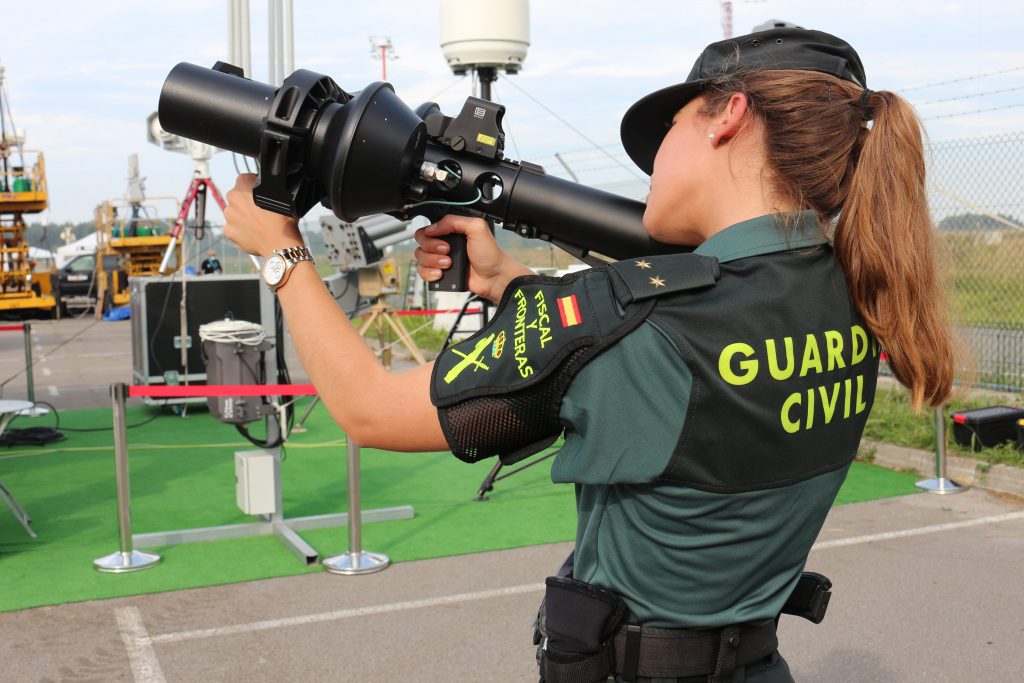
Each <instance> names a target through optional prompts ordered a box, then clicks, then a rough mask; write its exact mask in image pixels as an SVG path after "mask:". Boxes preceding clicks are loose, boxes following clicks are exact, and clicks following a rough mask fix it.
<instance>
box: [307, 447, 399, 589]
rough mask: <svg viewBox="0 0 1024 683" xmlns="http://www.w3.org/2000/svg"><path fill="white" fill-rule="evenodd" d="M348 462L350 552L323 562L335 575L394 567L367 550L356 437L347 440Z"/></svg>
mask: <svg viewBox="0 0 1024 683" xmlns="http://www.w3.org/2000/svg"><path fill="white" fill-rule="evenodd" d="M346 451H347V460H348V552H347V553H341V554H340V555H334V556H332V557H328V558H325V559H324V560H323V565H324V569H326V570H327V571H329V572H331V573H332V574H348V575H352V574H371V573H373V572H379V571H381V570H382V569H385V568H386V567H387V566H388V565H389V564H391V559H390V558H389V557H388V556H387V555H382V554H380V553H369V552H366V551H364V550H363V538H362V522H363V518H362V502H361V501H360V500H359V446H358V445H357V444H356V442H355V441H353V440H352V437H348V439H347V440H346Z"/></svg>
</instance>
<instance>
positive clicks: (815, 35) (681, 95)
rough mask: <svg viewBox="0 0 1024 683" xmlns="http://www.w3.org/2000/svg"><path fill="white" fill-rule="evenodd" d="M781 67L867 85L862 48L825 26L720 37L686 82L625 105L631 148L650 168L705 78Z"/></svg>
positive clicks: (626, 141) (625, 141)
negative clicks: (823, 28) (859, 51)
mask: <svg viewBox="0 0 1024 683" xmlns="http://www.w3.org/2000/svg"><path fill="white" fill-rule="evenodd" d="M781 69H796V70H800V71H820V72H821V73H826V74H831V75H832V76H835V77H837V78H841V79H843V80H844V81H850V82H851V83H856V84H857V85H859V86H861V87H862V88H865V87H867V79H866V77H865V76H864V65H863V64H861V61H860V57H859V56H858V55H857V52H856V51H855V50H854V49H853V48H852V47H850V45H849V44H848V43H847V42H846V41H844V40H842V39H840V38H837V37H835V36H833V35H831V34H828V33H824V32H822V31H811V30H809V29H804V28H797V27H786V28H773V29H769V30H767V31H758V32H757V33H751V34H748V35H745V36H737V37H735V38H729V39H726V40H720V41H718V42H717V43H711V44H710V45H708V46H707V47H706V48H704V51H703V52H701V54H700V57H698V58H697V63H696V64H694V65H693V69H692V70H691V71H690V75H689V76H688V77H687V79H686V82H685V83H680V84H679V85H673V86H671V87H669V88H663V89H661V90H658V91H657V92H653V93H651V94H650V95H647V96H646V97H644V98H642V99H641V100H639V101H638V102H636V103H635V104H634V105H633V106H632V107H630V108H629V110H627V111H626V114H625V116H623V117H622V126H621V129H620V135H621V137H622V146H623V147H625V148H626V154H628V155H629V158H630V159H632V160H633V163H635V164H636V165H637V166H639V167H640V168H641V169H643V171H645V172H646V173H648V174H650V173H651V172H652V171H653V169H654V155H655V154H657V152H658V147H659V146H661V141H662V140H663V139H664V138H665V134H666V133H667V132H668V129H669V126H670V125H671V123H672V117H673V116H675V113H676V112H677V111H679V109H680V108H682V106H683V105H684V104H686V103H687V102H689V101H690V100H692V99H693V98H694V97H696V96H697V95H699V94H700V92H701V88H702V87H703V86H704V84H706V83H709V82H711V81H714V80H715V79H717V78H721V77H722V76H731V75H734V74H738V73H743V72H746V71H765V70H781Z"/></svg>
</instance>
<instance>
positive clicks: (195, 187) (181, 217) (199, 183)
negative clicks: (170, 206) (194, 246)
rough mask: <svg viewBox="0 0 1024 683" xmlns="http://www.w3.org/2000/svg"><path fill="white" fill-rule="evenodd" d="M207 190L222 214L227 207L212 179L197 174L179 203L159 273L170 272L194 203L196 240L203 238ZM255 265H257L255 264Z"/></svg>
mask: <svg viewBox="0 0 1024 683" xmlns="http://www.w3.org/2000/svg"><path fill="white" fill-rule="evenodd" d="M207 188H209V189H210V191H211V192H212V193H213V198H214V200H215V201H216V202H217V206H219V207H220V210H221V212H222V213H223V211H224V209H225V208H226V207H227V203H226V202H225V201H224V198H223V197H221V195H220V190H218V189H217V186H216V185H215V184H214V183H213V178H205V177H203V176H202V175H200V174H199V173H197V174H196V175H195V176H194V177H193V178H192V182H191V183H190V184H189V186H188V192H186V193H185V201H183V202H182V203H181V211H179V212H178V218H177V220H175V221H174V229H173V230H172V231H171V242H170V244H168V245H167V251H165V252H164V257H163V259H162V260H161V261H160V272H161V273H167V272H169V271H170V265H171V256H172V255H173V254H174V247H175V245H176V244H177V243H178V240H179V239H180V238H181V233H182V231H183V230H184V229H185V221H186V220H188V211H189V209H191V208H192V202H195V204H196V219H195V230H196V237H197V238H198V239H202V238H203V234H204V232H205V230H206V189H207ZM253 262H254V263H256V261H255V258H253ZM257 265H259V264H258V263H257Z"/></svg>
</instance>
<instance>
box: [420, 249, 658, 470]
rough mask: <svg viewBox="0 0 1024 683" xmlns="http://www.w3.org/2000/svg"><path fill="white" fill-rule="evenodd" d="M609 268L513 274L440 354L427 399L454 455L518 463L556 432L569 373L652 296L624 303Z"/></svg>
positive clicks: (628, 324) (636, 320)
mask: <svg viewBox="0 0 1024 683" xmlns="http://www.w3.org/2000/svg"><path fill="white" fill-rule="evenodd" d="M615 277H617V276H615V275H614V274H612V273H611V271H610V270H609V269H607V268H597V269H592V270H588V271H583V272H581V273H573V274H572V275H569V276H566V277H565V278H561V279H559V278H551V277H542V276H528V277H521V278H517V279H516V280H513V281H512V283H510V284H509V286H508V288H507V289H506V292H505V296H504V297H502V301H501V303H500V304H499V306H498V309H497V312H496V313H495V315H494V318H493V319H492V320H491V321H490V322H489V323H488V324H487V326H486V327H485V328H484V329H482V330H480V331H479V332H477V333H476V334H474V335H473V336H472V337H470V338H469V339H467V340H465V341H464V342H461V343H459V344H457V345H455V346H453V347H451V348H449V349H446V350H445V351H444V352H442V353H441V355H439V356H438V358H437V360H436V361H435V364H434V374H433V378H432V381H431V400H432V401H433V402H434V405H436V406H437V407H438V414H439V416H440V420H441V426H442V428H443V430H444V433H445V436H446V438H447V439H448V443H449V446H450V447H451V449H452V453H454V454H455V456H456V457H458V458H460V459H462V460H465V461H467V462H475V461H477V460H480V459H482V458H487V457H490V456H493V455H499V456H501V458H502V461H503V462H515V461H516V460H518V459H522V458H524V457H526V456H528V455H530V454H532V453H536V452H537V451H539V450H541V449H543V448H545V447H546V446H548V445H550V444H551V443H552V442H553V441H554V440H555V439H556V438H558V435H559V434H560V433H561V432H562V425H561V423H560V422H559V419H558V411H559V406H560V404H561V401H562V396H563V395H564V394H565V390H566V388H567V387H568V386H569V383H570V382H571V381H572V377H573V376H574V375H575V374H576V372H577V371H579V369H580V368H581V367H582V366H583V365H584V364H585V363H586V362H587V361H588V360H589V359H590V358H593V357H594V356H595V355H596V354H598V353H600V352H601V350H602V349H603V348H605V347H606V346H607V345H608V344H610V343H613V342H614V341H615V340H617V339H618V338H619V337H621V336H622V335H623V334H626V333H627V332H629V331H630V330H632V329H634V328H635V327H636V326H637V325H639V324H640V323H641V322H642V321H643V319H644V317H646V315H647V313H648V312H649V311H650V308H651V306H652V305H653V303H652V304H650V305H648V304H647V302H643V303H632V302H625V303H624V302H622V301H621V300H620V299H621V297H618V296H617V295H616V293H615V291H613V284H612V282H611V280H612V278H615Z"/></svg>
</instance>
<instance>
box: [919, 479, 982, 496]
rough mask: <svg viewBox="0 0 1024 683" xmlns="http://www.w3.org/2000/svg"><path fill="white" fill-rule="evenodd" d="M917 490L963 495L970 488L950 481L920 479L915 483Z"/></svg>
mask: <svg viewBox="0 0 1024 683" xmlns="http://www.w3.org/2000/svg"><path fill="white" fill-rule="evenodd" d="M916 486H917V488H919V489H924V490H925V491H927V492H928V493H942V494H945V493H963V492H964V491H966V490H967V489H969V488H971V487H970V486H967V485H966V484H958V483H956V482H955V481H953V480H952V479H922V480H921V481H919V482H917V484H916Z"/></svg>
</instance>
